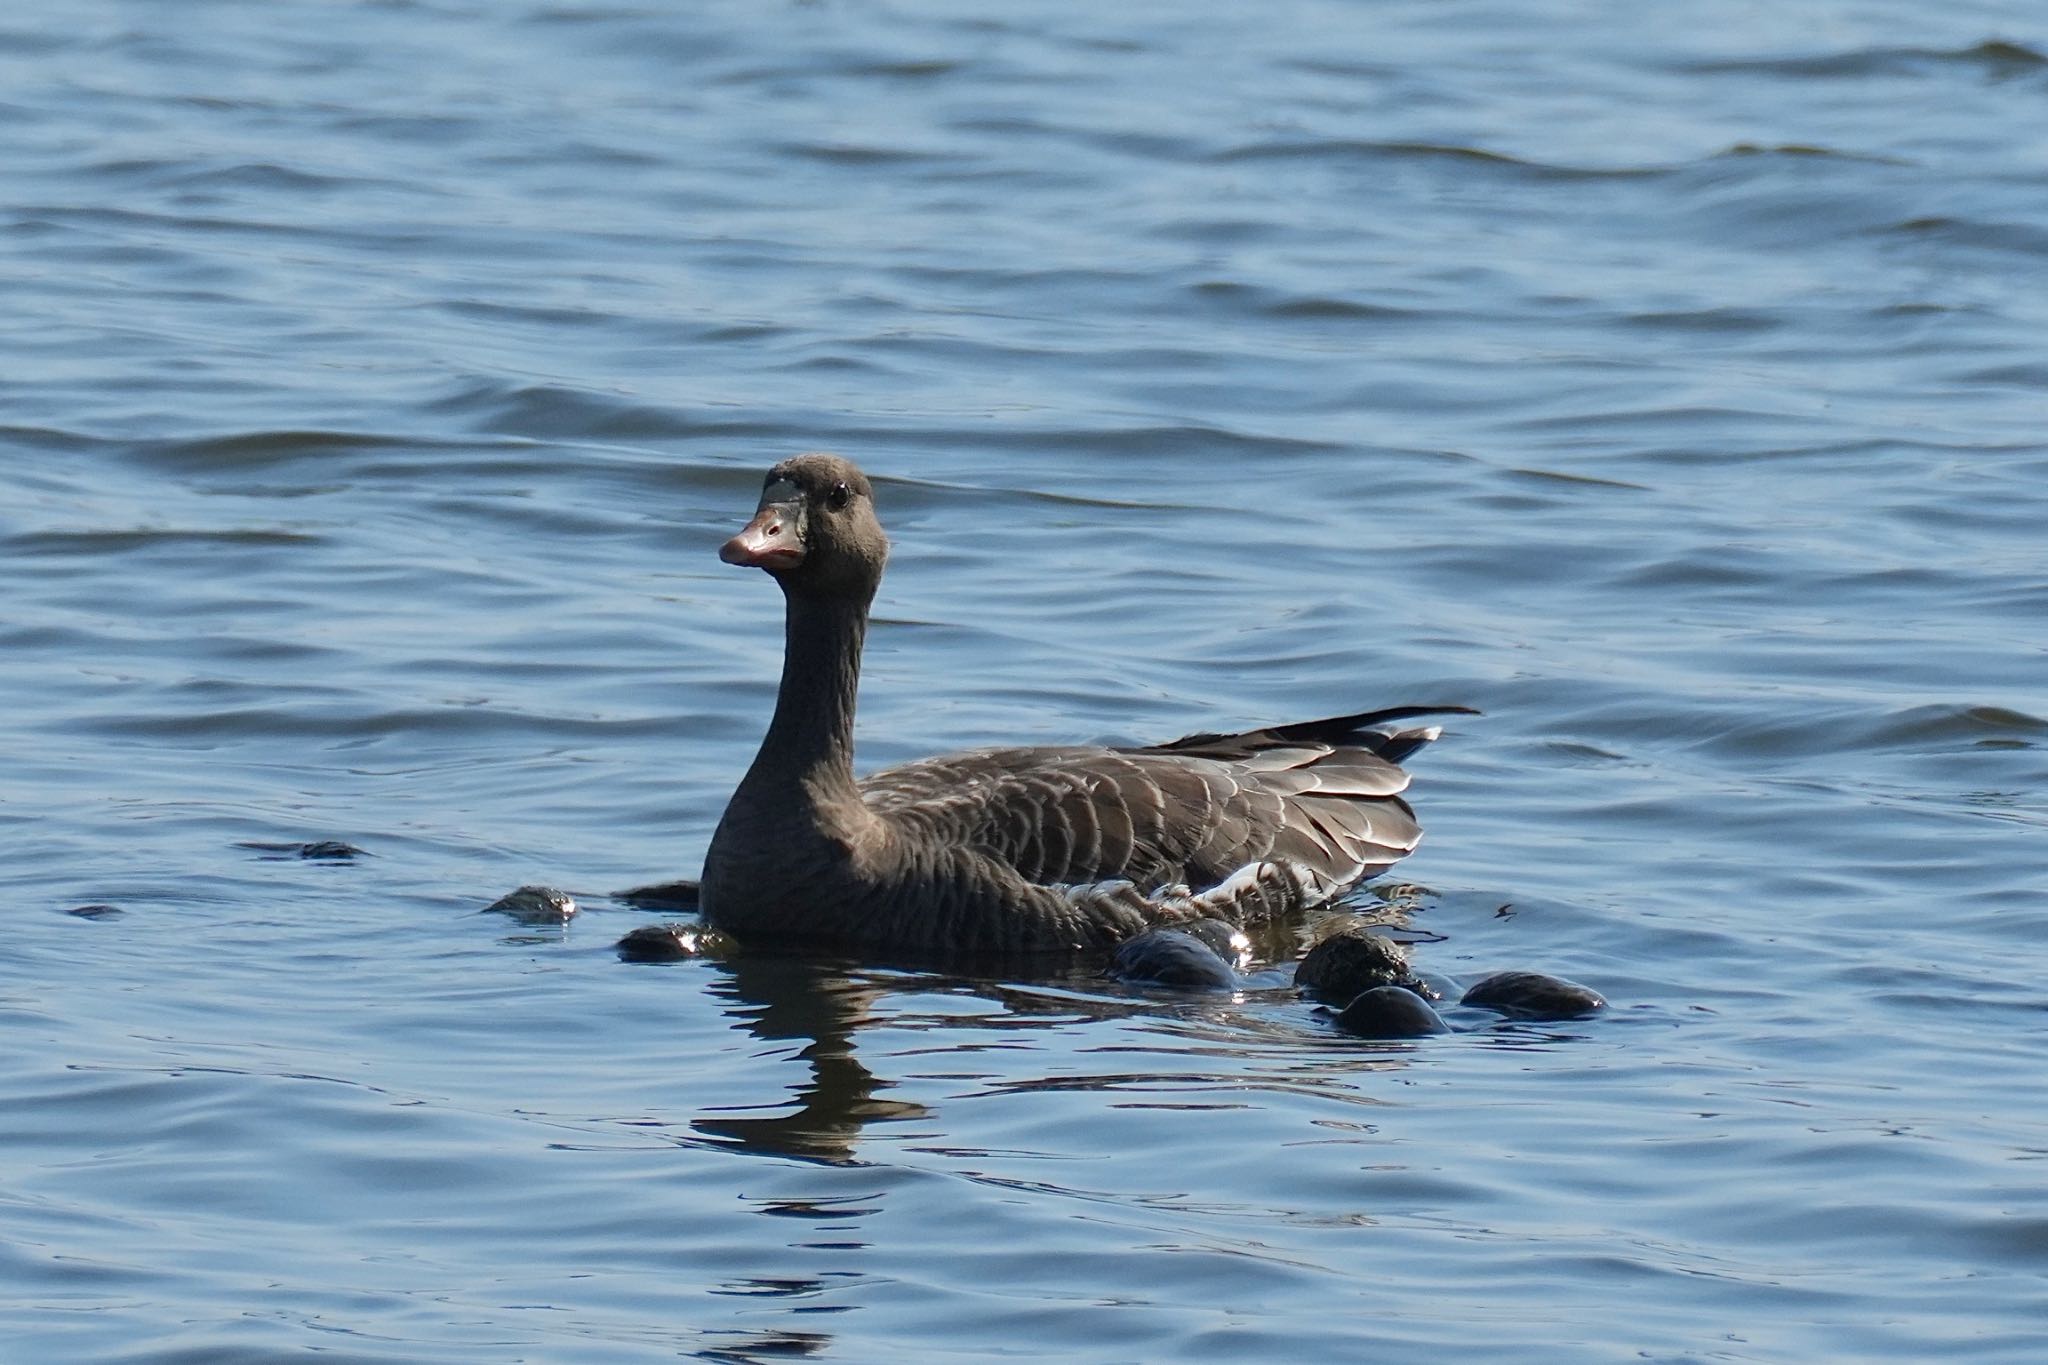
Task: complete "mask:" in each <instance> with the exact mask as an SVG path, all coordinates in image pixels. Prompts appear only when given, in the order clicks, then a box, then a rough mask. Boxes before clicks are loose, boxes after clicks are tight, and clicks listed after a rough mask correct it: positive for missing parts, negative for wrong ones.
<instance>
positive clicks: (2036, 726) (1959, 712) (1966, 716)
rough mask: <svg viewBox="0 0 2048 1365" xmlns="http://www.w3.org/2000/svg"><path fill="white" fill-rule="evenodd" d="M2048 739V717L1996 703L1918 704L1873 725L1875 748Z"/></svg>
mask: <svg viewBox="0 0 2048 1365" xmlns="http://www.w3.org/2000/svg"><path fill="white" fill-rule="evenodd" d="M2044 739H2048V719H2043V718H2041V717H2039V716H2034V715H2029V714H2028V713H2027V712H2025V711H2016V710H2013V709H2012V708H2010V707H2005V706H1995V705H1981V704H1980V705H1946V706H1940V705H1937V706H1916V707H1913V708H1912V709H1910V710H1906V711H1900V712H1897V713H1896V714H1894V715H1891V716H1888V717H1886V718H1885V719H1883V720H1882V721H1880V722H1878V723H1877V724H1876V725H1874V726H1873V727H1871V729H1870V731H1869V732H1868V734H1867V736H1866V743H1867V745H1868V746H1869V747H1871V748H1881V749H1893V748H1953V747H1955V746H1957V745H1958V744H1965V743H1968V744H1975V745H1985V746H1989V747H1995V748H2010V747H2013V745H2014V744H2015V743H2016V742H2017V743H2019V744H2023V745H2025V746H2027V747H2030V748H2031V747H2032V746H2033V745H2034V744H2037V743H2039V742H2041V741H2042V740H2044Z"/></svg>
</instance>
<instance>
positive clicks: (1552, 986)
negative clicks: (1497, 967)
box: [1458, 972, 1607, 1019]
mask: <svg viewBox="0 0 2048 1365" xmlns="http://www.w3.org/2000/svg"><path fill="white" fill-rule="evenodd" d="M1458 1003H1459V1004H1462V1005H1472V1006H1476V1007H1477V1008H1479V1009H1487V1010H1499V1011H1500V1012H1501V1013H1502V1014H1506V1015H1511V1016H1513V1017H1514V1018H1516V1019H1583V1018H1585V1017H1586V1016H1587V1015H1589V1014H1594V1013H1597V1012H1598V1011H1600V1010H1604V1009H1606V1008H1607V1002H1606V1001H1605V1000H1602V999H1601V998H1600V996H1599V994H1598V992H1595V991H1590V990H1588V989H1586V988H1585V987H1584V986H1581V985H1579V984H1577V983H1576V982H1571V981H1563V980H1560V979H1559V978H1557V977H1554V976H1545V975H1543V973H1541V972H1495V973H1494V974H1493V975H1492V976H1489V977H1486V978H1484V979H1482V980H1479V981H1475V982H1473V983H1472V989H1470V990H1468V991H1466V992H1465V998H1464V999H1463V1000H1461V1001H1459V1002H1458Z"/></svg>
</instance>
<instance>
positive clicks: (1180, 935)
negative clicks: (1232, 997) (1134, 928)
mask: <svg viewBox="0 0 2048 1365" xmlns="http://www.w3.org/2000/svg"><path fill="white" fill-rule="evenodd" d="M1225 927H1226V928H1227V927H1228V926H1225ZM1225 941H1226V942H1227V941H1228V940H1225ZM1109 974H1110V975H1111V976H1113V977H1115V978H1116V979H1117V980H1119V981H1131V982H1137V983H1139V984H1141V985H1150V986H1180V987H1184V988H1187V989H1192V990H1223V991H1227V990H1234V989H1235V988H1236V986H1237V973H1236V972H1235V971H1233V970H1232V969H1231V966H1230V964H1229V963H1228V962H1226V961H1224V960H1223V956H1222V954H1221V953H1219V952H1218V951H1217V950H1216V949H1215V948H1213V947H1211V946H1210V945H1209V944H1208V943H1207V942H1205V941H1204V940H1203V939H1202V938H1200V937H1198V936H1197V935H1196V934H1194V933H1192V932H1190V931H1189V930H1187V929H1147V930H1146V931H1145V932H1144V933H1142V934H1139V935H1138V936H1137V937H1136V938H1132V939H1127V940H1125V942H1124V944H1123V946H1122V947H1120V948H1118V949H1117V950H1116V958H1115V960H1114V961H1112V962H1111V963H1110V967H1109Z"/></svg>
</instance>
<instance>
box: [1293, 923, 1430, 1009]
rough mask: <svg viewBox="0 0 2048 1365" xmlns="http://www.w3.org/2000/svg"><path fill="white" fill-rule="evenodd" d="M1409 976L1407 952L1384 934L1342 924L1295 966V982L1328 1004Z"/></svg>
mask: <svg viewBox="0 0 2048 1365" xmlns="http://www.w3.org/2000/svg"><path fill="white" fill-rule="evenodd" d="M1410 980H1412V974H1411V973H1410V971H1409V967H1408V953H1407V951H1406V950H1405V949H1403V948H1402V947H1401V945H1400V944H1398V943H1396V942H1394V940H1392V939H1390V938H1388V937H1386V936H1385V935H1383V934H1372V933H1367V932H1366V931H1365V930H1363V929H1358V928H1345V929H1339V930H1338V931H1337V932H1336V933H1334V934H1330V935H1328V936H1327V937H1325V938H1324V939H1323V941H1322V942H1320V943H1318V944H1317V945H1316V946H1315V947H1313V948H1311V949H1309V950H1308V956H1306V957H1304V958H1303V959H1302V960H1301V963H1300V965H1299V966H1297V967H1296V968H1295V969H1294V984H1295V985H1296V986H1299V987H1300V988H1301V989H1302V990H1305V991H1308V992H1309V993H1310V994H1312V995H1314V996H1315V997H1316V998H1317V999H1319V1000H1322V1001H1325V1002H1327V1003H1330V1004H1335V1003H1336V1002H1337V1001H1339V1000H1354V999H1356V998H1357V997H1358V996H1359V995H1360V994H1361V993H1362V992H1365V991H1369V990H1371V989H1372V988H1373V987H1375V986H1402V985H1406V984H1407V983H1408V982H1409V981H1410Z"/></svg>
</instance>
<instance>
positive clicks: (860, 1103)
mask: <svg viewBox="0 0 2048 1365" xmlns="http://www.w3.org/2000/svg"><path fill="white" fill-rule="evenodd" d="M721 967H722V969H723V970H724V971H725V972H726V977H725V979H724V980H722V981H719V982H717V983H715V984H714V985H713V986H712V992H713V994H715V995H718V996H722V997H724V998H725V999H726V1000H728V1001H730V1002H731V1004H730V1005H729V1006H728V1008H727V1013H728V1014H729V1015H730V1016H731V1017H732V1018H733V1019H734V1020H735V1021H736V1022H737V1023H738V1024H739V1025H740V1026H741V1027H744V1028H745V1029H746V1031H747V1032H748V1033H751V1034H752V1035H753V1036H754V1037H756V1038H758V1039H760V1040H762V1041H763V1042H789V1041H801V1042H802V1043H803V1048H802V1050H801V1051H800V1052H799V1053H798V1054H797V1055H798V1056H799V1057H800V1058H801V1059H802V1060H803V1062H804V1063H805V1065H806V1066H808V1067H809V1069H810V1074H809V1076H808V1077H807V1078H806V1079H804V1080H803V1081H801V1082H799V1083H798V1084H797V1085H795V1086H793V1087H792V1091H793V1093H792V1094H791V1096H790V1098H789V1099H787V1100H785V1101H783V1102H781V1103H777V1104H774V1105H764V1106H761V1108H763V1109H773V1110H775V1111H776V1112H774V1113H759V1114H756V1113H752V1112H730V1113H721V1114H716V1115H705V1116H702V1117H699V1118H697V1119H694V1120H692V1122H691V1124H690V1127H691V1130H692V1131H693V1132H695V1133H697V1134H698V1135H699V1136H701V1137H704V1138H708V1139H710V1140H712V1141H714V1142H716V1143H719V1144H720V1145H725V1146H732V1147H737V1148H740V1149H742V1150H745V1151H749V1152H756V1153H760V1154H764V1155H770V1156H787V1157H800V1158H803V1159H806V1160H811V1161H826V1162H850V1161H852V1160H853V1153H854V1148H855V1146H856V1145H857V1143H858V1141H859V1138H860V1135H861V1132H862V1130H863V1129H865V1128H866V1127H867V1126H868V1125H869V1124H871V1123H901V1122H906V1121H910V1120H915V1119H922V1118H927V1117H929V1116H930V1110H928V1109H927V1108H925V1106H923V1105H921V1104H914V1103H911V1102H909V1101H907V1100H891V1099H885V1098H882V1097H881V1095H880V1093H879V1092H881V1091H885V1090H887V1089H889V1088H891V1087H892V1086H893V1085H894V1084H895V1082H893V1081H885V1080H882V1079H881V1078H879V1077H877V1076H876V1075H875V1073H874V1072H872V1071H870V1070H869V1069H868V1068H867V1067H866V1066H865V1065H864V1064H863V1063H862V1062H861V1061H860V1059H859V1058H858V1057H857V1056H856V1055H855V1048H854V1034H855V1032H856V1031H857V1030H858V1029H859V1028H860V1027H861V1025H862V1024H864V1023H865V1022H867V1021H868V1019H869V1018H870V1017H871V1016H872V1012H873V1006H874V1003H875V1000H876V999H877V997H878V996H880V995H881V994H882V989H881V988H880V987H878V986H876V985H873V984H871V983H868V982H865V981H862V980H860V979H859V978H858V977H857V976H855V975H852V974H850V972H849V964H846V963H841V962H832V961H821V960H814V959H803V958H775V957H762V958H748V957H739V958H734V959H732V960H729V961H727V962H724V963H722V964H721Z"/></svg>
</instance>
